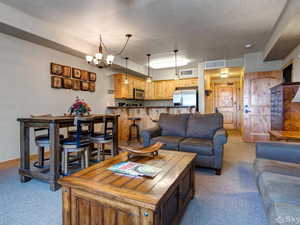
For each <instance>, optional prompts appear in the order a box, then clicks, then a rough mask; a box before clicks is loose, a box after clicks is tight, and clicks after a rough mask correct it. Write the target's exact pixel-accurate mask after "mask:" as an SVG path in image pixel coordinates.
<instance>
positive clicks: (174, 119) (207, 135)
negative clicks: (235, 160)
mask: <svg viewBox="0 0 300 225" xmlns="http://www.w3.org/2000/svg"><path fill="white" fill-rule="evenodd" d="M141 137H142V139H143V144H144V146H149V145H151V144H154V143H156V142H162V143H164V144H165V146H164V149H168V150H174V151H184V152H193V153H197V158H196V165H197V166H202V167H209V168H213V169H215V170H216V174H217V175H221V169H222V164H223V150H224V144H225V143H226V142H227V132H226V130H225V129H224V128H223V115H222V114H220V113H214V114H199V113H195V114H167V113H162V114H160V117H159V121H158V126H157V127H153V128H151V129H147V130H143V131H142V132H141Z"/></svg>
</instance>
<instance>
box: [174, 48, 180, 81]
mask: <svg viewBox="0 0 300 225" xmlns="http://www.w3.org/2000/svg"><path fill="white" fill-rule="evenodd" d="M177 52H178V50H177V49H175V50H174V55H175V78H174V80H179V75H178V69H177Z"/></svg>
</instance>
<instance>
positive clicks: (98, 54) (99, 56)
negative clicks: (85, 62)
mask: <svg viewBox="0 0 300 225" xmlns="http://www.w3.org/2000/svg"><path fill="white" fill-rule="evenodd" d="M102 56H103V55H102V54H101V53H96V54H95V57H96V59H98V60H101V59H102Z"/></svg>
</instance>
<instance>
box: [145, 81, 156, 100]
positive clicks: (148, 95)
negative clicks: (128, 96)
mask: <svg viewBox="0 0 300 225" xmlns="http://www.w3.org/2000/svg"><path fill="white" fill-rule="evenodd" d="M154 92H155V89H154V82H146V83H145V99H146V100H153V99H155V95H154Z"/></svg>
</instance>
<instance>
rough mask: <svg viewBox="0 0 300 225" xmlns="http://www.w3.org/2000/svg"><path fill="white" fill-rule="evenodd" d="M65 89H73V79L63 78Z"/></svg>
mask: <svg viewBox="0 0 300 225" xmlns="http://www.w3.org/2000/svg"><path fill="white" fill-rule="evenodd" d="M63 88H66V89H71V88H72V79H69V78H63Z"/></svg>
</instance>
